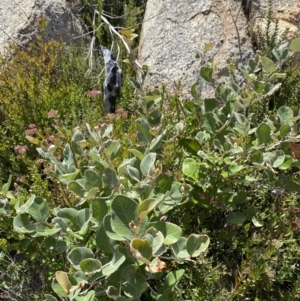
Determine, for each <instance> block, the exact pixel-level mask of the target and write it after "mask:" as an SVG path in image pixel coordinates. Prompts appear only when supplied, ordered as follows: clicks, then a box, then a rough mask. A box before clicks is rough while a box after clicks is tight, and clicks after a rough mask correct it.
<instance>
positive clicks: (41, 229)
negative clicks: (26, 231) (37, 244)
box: [35, 224, 60, 236]
mask: <svg viewBox="0 0 300 301" xmlns="http://www.w3.org/2000/svg"><path fill="white" fill-rule="evenodd" d="M35 231H36V236H51V235H54V234H56V233H57V232H59V231H60V229H59V228H52V229H51V228H48V225H45V224H40V225H36V229H35Z"/></svg>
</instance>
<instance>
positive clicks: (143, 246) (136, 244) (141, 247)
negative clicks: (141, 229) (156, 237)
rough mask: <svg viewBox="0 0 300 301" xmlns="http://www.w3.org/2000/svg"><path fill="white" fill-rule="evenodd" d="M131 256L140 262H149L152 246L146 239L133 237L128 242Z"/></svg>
mask: <svg viewBox="0 0 300 301" xmlns="http://www.w3.org/2000/svg"><path fill="white" fill-rule="evenodd" d="M130 249H131V252H132V254H133V256H134V257H135V258H136V259H137V260H139V261H142V262H146V263H148V262H149V259H150V258H151V257H152V246H151V244H150V242H149V241H148V240H147V239H140V238H135V239H133V240H132V241H131V243H130Z"/></svg>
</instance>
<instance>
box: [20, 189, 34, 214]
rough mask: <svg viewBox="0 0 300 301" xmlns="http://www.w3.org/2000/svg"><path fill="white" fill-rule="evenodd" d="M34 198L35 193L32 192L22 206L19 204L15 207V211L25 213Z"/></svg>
mask: <svg viewBox="0 0 300 301" xmlns="http://www.w3.org/2000/svg"><path fill="white" fill-rule="evenodd" d="M34 199H35V195H34V194H33V195H32V196H31V197H30V198H29V199H28V200H27V202H26V203H25V204H23V205H22V206H20V208H17V209H16V211H17V213H18V214H19V213H27V212H28V209H29V207H30V206H31V204H32V203H33V202H34Z"/></svg>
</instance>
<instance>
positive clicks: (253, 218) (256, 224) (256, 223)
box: [252, 217, 264, 228]
mask: <svg viewBox="0 0 300 301" xmlns="http://www.w3.org/2000/svg"><path fill="white" fill-rule="evenodd" d="M252 223H253V225H254V226H255V227H258V228H260V227H262V226H263V225H264V222H263V221H260V220H258V219H256V218H255V217H252Z"/></svg>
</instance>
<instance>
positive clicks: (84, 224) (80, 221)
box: [76, 208, 92, 235]
mask: <svg viewBox="0 0 300 301" xmlns="http://www.w3.org/2000/svg"><path fill="white" fill-rule="evenodd" d="M91 218H92V212H91V210H90V208H84V209H81V210H79V211H78V212H77V214H76V225H78V226H79V228H80V229H79V231H78V234H80V235H85V234H86V233H87V231H88V225H89V221H90V220H91Z"/></svg>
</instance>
